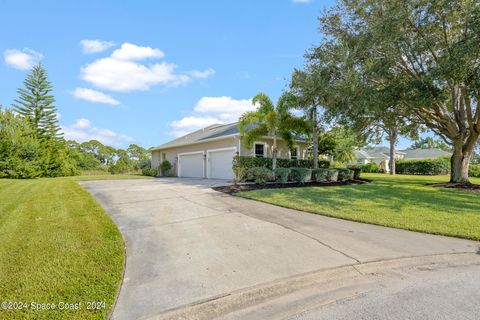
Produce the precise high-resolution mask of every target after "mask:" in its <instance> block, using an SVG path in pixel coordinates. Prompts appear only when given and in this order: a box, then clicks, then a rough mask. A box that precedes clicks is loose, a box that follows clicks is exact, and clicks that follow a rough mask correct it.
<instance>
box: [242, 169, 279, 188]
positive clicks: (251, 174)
mask: <svg viewBox="0 0 480 320" xmlns="http://www.w3.org/2000/svg"><path fill="white" fill-rule="evenodd" d="M247 179H248V180H253V182H255V183H256V184H265V182H267V181H271V180H273V172H272V170H270V169H268V168H265V167H253V168H250V169H248V171H247Z"/></svg>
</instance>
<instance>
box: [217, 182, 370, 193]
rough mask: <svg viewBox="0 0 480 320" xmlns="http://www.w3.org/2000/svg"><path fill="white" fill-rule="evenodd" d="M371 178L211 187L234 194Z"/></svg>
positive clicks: (334, 184) (331, 185)
mask: <svg viewBox="0 0 480 320" xmlns="http://www.w3.org/2000/svg"><path fill="white" fill-rule="evenodd" d="M370 181H371V180H368V179H358V180H348V181H336V182H314V181H310V182H305V183H298V182H287V183H279V182H269V183H268V182H267V183H265V184H255V183H245V184H236V185H229V186H221V187H213V188H212V189H213V190H215V191H219V192H223V193H228V194H234V193H237V192H246V191H252V190H260V189H280V188H303V187H335V186H342V185H343V186H346V185H352V184H364V183H368V182H370Z"/></svg>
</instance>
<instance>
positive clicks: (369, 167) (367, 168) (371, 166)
mask: <svg viewBox="0 0 480 320" xmlns="http://www.w3.org/2000/svg"><path fill="white" fill-rule="evenodd" d="M348 169H351V170H353V169H360V170H361V171H362V172H365V173H383V170H382V168H380V167H379V166H378V164H376V163H375V162H370V163H367V164H356V165H354V166H349V167H348Z"/></svg>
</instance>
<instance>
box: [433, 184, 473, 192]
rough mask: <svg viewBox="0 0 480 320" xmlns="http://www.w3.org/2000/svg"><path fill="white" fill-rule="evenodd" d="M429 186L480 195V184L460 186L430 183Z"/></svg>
mask: <svg viewBox="0 0 480 320" xmlns="http://www.w3.org/2000/svg"><path fill="white" fill-rule="evenodd" d="M427 186H430V187H438V188H449V189H460V190H465V191H471V192H476V193H480V184H458V183H450V182H448V183H429V184H427Z"/></svg>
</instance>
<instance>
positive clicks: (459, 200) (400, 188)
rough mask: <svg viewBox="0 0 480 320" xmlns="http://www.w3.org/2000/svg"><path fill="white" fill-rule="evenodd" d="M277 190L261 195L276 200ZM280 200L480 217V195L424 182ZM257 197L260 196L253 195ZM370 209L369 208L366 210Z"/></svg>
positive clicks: (307, 192)
mask: <svg viewBox="0 0 480 320" xmlns="http://www.w3.org/2000/svg"><path fill="white" fill-rule="evenodd" d="M277 192H278V191H275V190H272V189H270V190H262V191H259V193H258V194H259V195H261V196H262V197H263V196H267V197H268V196H270V197H276V193H277ZM280 192H281V198H282V200H283V201H285V202H291V203H299V202H302V203H308V204H311V205H315V204H319V205H322V206H328V207H331V208H336V207H338V208H343V207H345V206H354V205H355V203H361V202H364V203H365V202H367V201H368V202H370V203H369V206H370V207H374V208H377V209H379V208H385V209H388V210H393V211H394V212H401V211H402V209H403V208H404V207H410V208H412V207H413V208H417V209H418V210H419V211H420V210H422V209H428V210H433V211H435V210H441V211H443V212H448V213H449V214H463V213H468V212H479V213H480V201H479V200H480V199H479V197H478V195H475V194H471V193H467V192H462V191H458V190H447V189H440V188H433V187H428V186H425V180H424V179H423V180H422V179H418V180H417V179H412V178H408V179H398V180H395V181H394V182H393V183H392V181H385V180H381V179H379V180H376V181H374V182H373V183H370V184H366V185H351V186H341V187H332V188H322V187H312V188H299V189H294V188H292V189H284V190H283V191H280ZM254 193H257V192H254ZM367 209H368V208H367Z"/></svg>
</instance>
